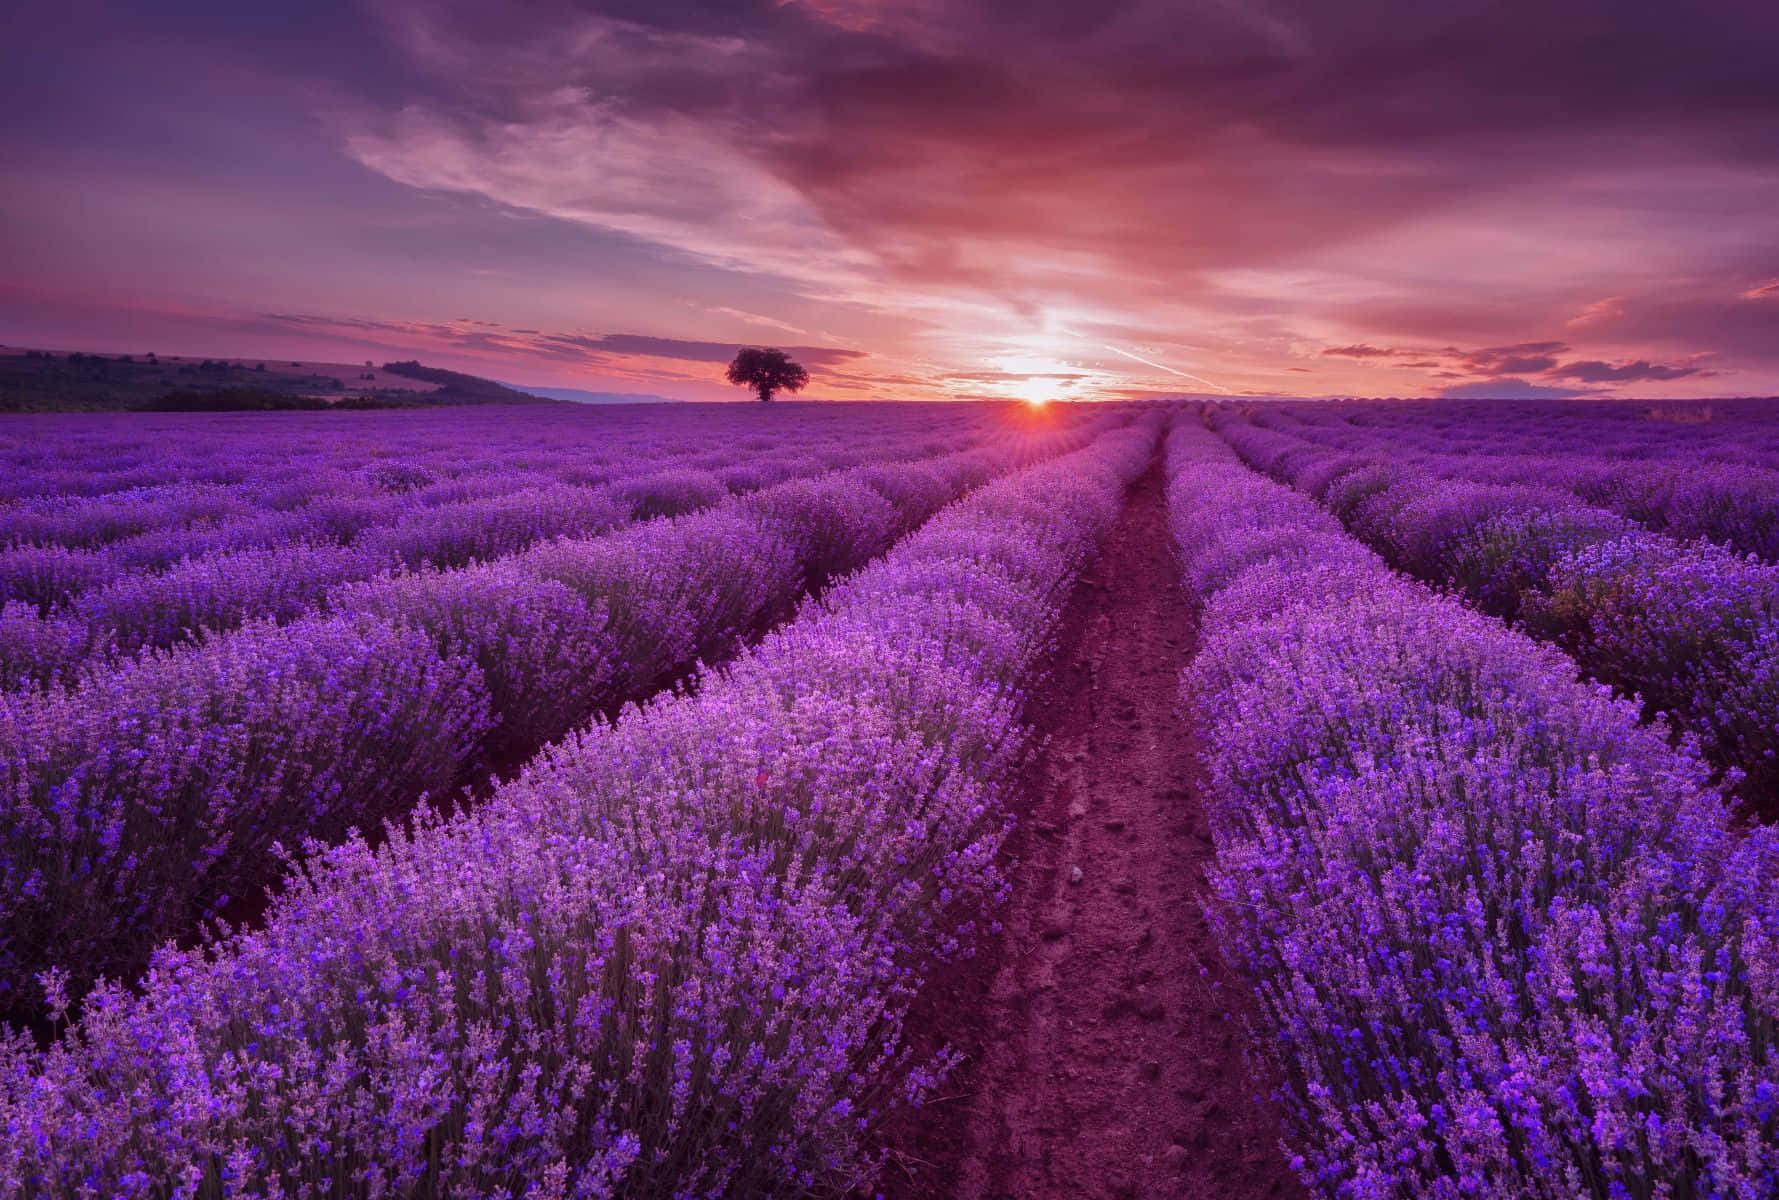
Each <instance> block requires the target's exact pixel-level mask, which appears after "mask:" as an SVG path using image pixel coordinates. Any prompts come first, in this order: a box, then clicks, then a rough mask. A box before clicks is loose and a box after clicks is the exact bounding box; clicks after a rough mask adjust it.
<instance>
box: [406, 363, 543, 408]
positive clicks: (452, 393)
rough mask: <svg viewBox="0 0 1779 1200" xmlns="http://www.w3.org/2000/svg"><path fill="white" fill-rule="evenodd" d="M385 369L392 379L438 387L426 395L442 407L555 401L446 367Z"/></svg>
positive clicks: (408, 366)
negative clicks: (404, 379)
mask: <svg viewBox="0 0 1779 1200" xmlns="http://www.w3.org/2000/svg"><path fill="white" fill-rule="evenodd" d="M383 369H384V370H385V371H387V372H389V373H390V374H391V375H405V376H406V377H408V378H409V379H418V380H420V381H421V382H423V383H436V384H438V385H439V386H438V390H437V391H433V392H428V393H426V397H425V398H426V399H427V400H428V401H431V402H434V403H438V404H536V403H537V402H538V400H539V399H540V398H541V399H554V398H555V397H546V396H543V394H542V393H534V392H522V391H519V390H518V389H517V388H510V387H508V386H507V385H506V384H504V383H496V382H494V380H492V379H483V378H482V377H481V376H480V375H465V374H464V373H463V372H461V371H447V370H445V369H444V368H443V367H423V366H421V365H420V364H419V363H418V362H416V361H415V360H413V359H409V360H408V361H407V362H387V363H384V364H383Z"/></svg>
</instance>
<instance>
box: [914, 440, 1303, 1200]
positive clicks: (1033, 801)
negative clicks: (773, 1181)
mask: <svg viewBox="0 0 1779 1200" xmlns="http://www.w3.org/2000/svg"><path fill="white" fill-rule="evenodd" d="M1162 483H1163V481H1162V475H1161V469H1160V466H1159V463H1158V464H1157V465H1156V466H1155V467H1154V468H1152V469H1151V470H1150V471H1149V472H1148V473H1147V474H1146V475H1145V476H1144V477H1143V478H1142V479H1140V480H1139V481H1138V482H1137V483H1136V484H1135V485H1134V486H1133V488H1132V489H1131V493H1130V496H1129V498H1128V503H1127V506H1126V509H1125V512H1124V514H1123V516H1122V517H1121V518H1120V520H1119V522H1118V524H1117V525H1116V527H1115V528H1114V529H1113V531H1112V533H1111V534H1110V535H1109V537H1108V540H1107V543H1106V545H1105V547H1104V549H1103V551H1102V553H1101V555H1100V558H1099V559H1098V561H1097V562H1096V563H1095V564H1094V565H1093V566H1092V567H1091V568H1090V569H1089V570H1088V572H1087V573H1086V574H1085V576H1084V577H1083V579H1082V581H1081V582H1080V584H1079V585H1078V586H1077V588H1076V591H1075V594H1074V596H1073V597H1072V599H1071V601H1070V604H1069V607H1068V609H1067V612H1066V614H1065V618H1064V625H1063V629H1062V633H1061V636H1060V638H1059V643H1058V648H1057V651H1056V654H1055V656H1054V658H1053V661H1052V663H1051V665H1050V671H1049V674H1048V681H1047V682H1046V683H1045V685H1044V686H1043V687H1042V689H1041V690H1040V691H1039V692H1038V694H1036V695H1035V696H1034V697H1033V698H1032V702H1031V705H1030V707H1029V709H1028V717H1029V719H1031V721H1032V722H1033V724H1034V726H1035V727H1036V730H1037V733H1038V735H1039V737H1040V738H1044V739H1047V741H1046V745H1045V747H1044V749H1043V750H1042V751H1041V752H1040V753H1038V754H1037V755H1036V756H1035V758H1034V761H1033V763H1032V764H1031V766H1030V768H1029V770H1028V775H1027V778H1026V780H1025V787H1024V789H1023V793H1022V794H1023V795H1024V797H1025V800H1024V803H1025V804H1026V805H1027V806H1028V807H1027V808H1026V809H1025V810H1024V811H1022V812H1020V813H1019V814H1018V815H1019V827H1018V829H1017V831H1016V832H1015V833H1014V835H1013V836H1012V837H1011V838H1010V839H1009V841H1008V844H1007V847H1006V855H1007V859H1008V863H1007V869H1008V870H1009V871H1010V872H1011V878H1012V882H1013V898H1012V900H1011V902H1010V903H1009V905H1008V908H1007V910H1006V911H1005V912H1003V913H1002V914H1001V919H1002V921H1003V922H1004V924H1005V927H1006V928H1005V932H1004V934H1003V935H1002V936H1001V937H1000V938H999V939H997V940H996V942H995V943H994V944H993V945H991V946H988V947H985V948H984V951H983V952H982V953H981V954H979V955H978V957H977V958H975V959H973V960H970V961H966V962H963V963H959V964H957V965H955V966H953V967H948V968H946V969H945V970H944V971H943V972H941V973H940V974H939V975H938V976H937V977H935V978H934V979H933V980H932V981H931V982H930V984H929V985H928V986H927V987H926V988H925V989H924V990H923V992H922V994H921V996H920V997H919V998H918V1001H917V1003H916V1006H915V1011H914V1012H913V1014H912V1020H911V1021H910V1027H911V1028H912V1029H914V1030H915V1031H917V1035H918V1038H919V1040H920V1041H921V1042H924V1043H927V1044H928V1045H931V1046H938V1045H942V1044H950V1045H951V1046H954V1047H956V1048H957V1049H959V1050H961V1051H962V1052H963V1053H964V1054H965V1056H966V1062H965V1064H964V1066H963V1067H961V1068H960V1069H959V1071H958V1072H957V1073H956V1074H955V1075H954V1076H953V1077H952V1079H951V1080H950V1081H949V1083H948V1086H947V1087H946V1089H945V1094H944V1095H941V1096H940V1097H938V1098H936V1099H935V1100H933V1101H931V1102H929V1103H928V1104H927V1105H926V1106H925V1107H923V1108H922V1109H920V1110H919V1111H918V1112H917V1113H915V1114H913V1115H911V1116H910V1117H909V1118H908V1119H907V1120H906V1121H904V1122H902V1123H901V1124H900V1125H899V1126H898V1127H896V1128H893V1129H891V1130H890V1131H889V1134H888V1136H889V1146H890V1155H891V1161H890V1163H889V1165H888V1166H887V1167H886V1169H885V1177H884V1179H883V1181H882V1183H883V1188H884V1191H885V1193H886V1194H888V1195H890V1196H892V1197H896V1198H897V1200H929V1198H938V1197H948V1198H949V1197H959V1198H962V1200H1002V1198H1009V1200H1011V1198H1018V1200H1033V1198H1037V1200H1050V1198H1058V1200H1060V1198H1062V1197H1069V1198H1071V1200H1074V1198H1077V1197H1079V1198H1089V1197H1143V1198H1150V1197H1185V1198H1196V1197H1206V1198H1216V1200H1248V1198H1250V1197H1302V1196H1303V1195H1304V1194H1305V1193H1304V1190H1303V1188H1302V1185H1301V1184H1300V1183H1299V1182H1298V1180H1297V1178H1296V1177H1295V1176H1294V1175H1293V1174H1292V1172H1291V1171H1290V1169H1289V1168H1288V1167H1287V1166H1286V1163H1285V1157H1284V1154H1283V1152H1282V1151H1281V1150H1280V1149H1279V1123H1278V1118H1277V1115H1276V1113H1275V1112H1274V1111H1273V1108H1272V1105H1271V1102H1270V1101H1269V1100H1268V1099H1267V1097H1268V1096H1269V1094H1270V1093H1271V1091H1272V1087H1273V1080H1272V1079H1271V1078H1270V1077H1269V1076H1268V1075H1267V1074H1266V1073H1265V1070H1264V1067H1263V1066H1261V1065H1260V1064H1258V1063H1256V1062H1253V1061H1250V1059H1249V1058H1248V1056H1247V1054H1246V1053H1245V1051H1244V1048H1243V1043H1244V1032H1243V1021H1244V1018H1245V1017H1246V1016H1247V1015H1248V1012H1249V1010H1250V1006H1251V1004H1252V1001H1251V998H1250V995H1249V993H1248V992H1247V990H1246V988H1245V986H1244V985H1243V983H1242V981H1241V980H1240V979H1239V978H1238V977H1237V976H1235V975H1234V974H1233V973H1232V972H1231V971H1230V970H1229V969H1227V968H1226V967H1225V965H1224V963H1223V961H1222V959H1221V958H1220V957H1219V955H1218V952H1217V948H1216V946H1215V944H1214V942H1213V941H1212V938H1211V933H1210V930H1209V928H1208V926H1207V923H1206V921H1205V917H1204V915H1203V911H1202V907H1201V900H1202V898H1203V896H1204V894H1205V886H1206V885H1205V869H1206V867H1207V865H1208V864H1209V862H1210V860H1211V858H1212V850H1211V843H1210V833H1209V831H1208V829H1207V827H1206V825H1205V822H1204V817H1203V814H1202V812H1201V810H1200V806H1199V801H1198V784H1197V780H1198V775H1199V768H1198V763H1197V758H1196V752H1195V748H1194V744H1193V740H1192V734H1191V731H1190V730H1189V729H1188V728H1187V726H1186V724H1185V723H1184V721H1183V719H1182V717H1181V715H1180V713H1179V711H1178V709H1177V702H1176V689H1177V682H1178V677H1179V672H1180V669H1181V667H1183V666H1184V665H1185V664H1186V662H1187V661H1188V660H1189V659H1190V657H1191V654H1192V649H1193V632H1194V631H1193V622H1192V615H1191V613H1190V611H1189V606H1188V604H1187V602H1186V599H1185V597H1184V596H1183V595H1182V594H1181V592H1180V589H1179V586H1178V583H1177V574H1176V570H1175V566H1174V561H1173V557H1172V554H1171V552H1170V548H1169V540H1168V533H1167V522H1166V500H1165V495H1164V489H1163V486H1162ZM1077 868H1078V869H1079V872H1080V873H1079V876H1077V875H1076V874H1075V872H1076V869H1077Z"/></svg>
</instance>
